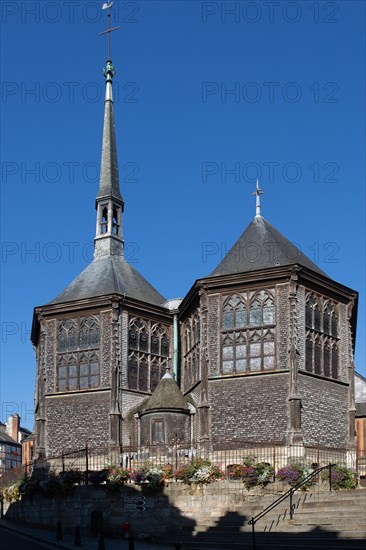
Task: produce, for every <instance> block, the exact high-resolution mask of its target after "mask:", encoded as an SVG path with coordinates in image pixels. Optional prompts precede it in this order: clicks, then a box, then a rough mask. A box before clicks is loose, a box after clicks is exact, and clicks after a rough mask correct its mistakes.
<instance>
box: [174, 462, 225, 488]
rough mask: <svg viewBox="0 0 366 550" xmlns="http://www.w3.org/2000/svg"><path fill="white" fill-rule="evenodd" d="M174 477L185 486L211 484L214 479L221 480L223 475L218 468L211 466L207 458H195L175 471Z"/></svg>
mask: <svg viewBox="0 0 366 550" xmlns="http://www.w3.org/2000/svg"><path fill="white" fill-rule="evenodd" d="M174 477H175V478H176V479H178V480H180V481H183V483H187V484H190V483H211V482H212V481H215V480H216V479H223V478H224V477H225V474H224V472H223V471H222V470H221V468H220V466H218V465H215V464H212V462H211V461H210V460H208V459H207V458H195V459H194V460H192V462H191V463H190V464H187V465H185V466H181V467H180V468H179V469H178V470H176V471H175V472H174Z"/></svg>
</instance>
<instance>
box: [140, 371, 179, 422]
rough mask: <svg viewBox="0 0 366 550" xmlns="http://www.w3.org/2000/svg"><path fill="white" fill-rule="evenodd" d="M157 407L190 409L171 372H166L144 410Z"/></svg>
mask: <svg viewBox="0 0 366 550" xmlns="http://www.w3.org/2000/svg"><path fill="white" fill-rule="evenodd" d="M156 409H183V410H187V411H188V410H189V409H188V405H187V401H186V399H185V398H184V396H183V394H182V392H181V391H180V389H179V387H178V385H177V383H176V382H175V380H174V378H173V377H172V375H171V374H170V373H168V372H167V373H165V374H164V376H163V378H162V379H161V380H160V382H159V384H158V385H157V387H156V388H155V391H154V393H153V394H152V396H151V397H150V399H149V400H148V401H147V403H146V404H145V406H144V407H143V411H142V412H146V411H151V410H156Z"/></svg>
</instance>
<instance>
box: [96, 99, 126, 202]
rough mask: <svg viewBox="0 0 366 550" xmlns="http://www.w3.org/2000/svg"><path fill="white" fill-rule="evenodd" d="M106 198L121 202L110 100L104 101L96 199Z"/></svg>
mask: <svg viewBox="0 0 366 550" xmlns="http://www.w3.org/2000/svg"><path fill="white" fill-rule="evenodd" d="M106 196H113V197H115V198H117V199H119V200H121V201H123V199H122V196H121V192H120V188H119V177H118V162H117V147H116V134H115V128H114V115H113V101H112V99H106V101H105V105H104V125H103V143H102V161H101V167H100V187H99V192H98V195H97V198H101V197H106Z"/></svg>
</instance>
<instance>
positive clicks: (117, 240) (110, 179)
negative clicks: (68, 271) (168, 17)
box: [94, 59, 124, 258]
mask: <svg viewBox="0 0 366 550" xmlns="http://www.w3.org/2000/svg"><path fill="white" fill-rule="evenodd" d="M114 74H115V70H114V67H113V65H112V61H111V60H110V59H109V60H108V61H107V63H106V67H105V69H104V76H105V78H106V92H105V102H104V126H103V143H102V160H101V168H100V185H99V192H98V195H97V198H96V209H97V227H96V235H95V250H94V257H95V258H101V257H105V256H109V255H123V236H122V212H123V209H124V203H123V199H122V195H121V191H120V188H119V177H118V162H117V147H116V134H115V129H114V112H113V93H112V79H113V77H114Z"/></svg>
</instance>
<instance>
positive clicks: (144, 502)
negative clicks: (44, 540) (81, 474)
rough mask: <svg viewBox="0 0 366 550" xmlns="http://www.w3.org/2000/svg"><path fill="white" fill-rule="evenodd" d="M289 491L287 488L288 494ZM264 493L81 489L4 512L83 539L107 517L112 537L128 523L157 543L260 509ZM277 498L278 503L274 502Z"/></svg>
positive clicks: (235, 487)
mask: <svg viewBox="0 0 366 550" xmlns="http://www.w3.org/2000/svg"><path fill="white" fill-rule="evenodd" d="M287 488H288V486H286V489H287ZM283 489H284V487H283V484H280V483H278V484H277V483H276V484H271V485H270V489H269V488H268V491H270V492H271V493H272V494H273V493H277V492H281V491H283ZM265 491H266V490H265V489H260V488H256V489H253V490H251V491H247V490H246V489H245V488H244V486H243V484H242V483H241V482H235V481H222V482H217V483H214V484H211V485H203V486H202V485H191V486H187V485H184V484H182V483H179V482H178V483H170V484H169V485H168V486H166V487H164V488H163V489H161V490H153V489H149V488H141V487H139V486H136V485H125V486H123V487H122V488H121V489H119V490H116V491H111V490H108V489H107V488H106V487H105V486H98V487H93V486H78V487H76V488H75V490H74V492H73V493H72V494H70V495H62V494H56V495H54V496H52V497H46V496H45V495H42V494H39V493H36V494H34V495H33V496H32V497H31V496H23V497H22V500H21V501H19V502H15V503H12V504H10V505H8V506H7V509H6V507H5V518H6V519H9V520H11V521H15V522H19V523H22V524H25V525H27V524H28V525H32V526H33V527H39V528H45V529H56V524H57V523H58V522H61V523H62V526H63V529H64V530H65V531H73V530H74V528H75V526H76V525H80V526H81V532H82V533H83V534H90V533H93V532H96V531H97V530H98V528H99V527H100V525H99V519H98V518H100V517H101V516H102V517H103V529H104V531H105V533H106V534H107V535H110V536H115V537H118V536H122V533H123V531H122V524H123V523H124V522H128V523H129V524H130V526H131V532H132V534H133V535H135V536H137V537H142V538H144V537H146V538H148V537H149V538H153V537H157V536H161V535H166V534H169V532H171V531H172V528H173V530H174V531H175V532H176V531H177V530H179V529H181V528H183V527H185V528H188V529H189V528H194V526H195V525H196V524H197V523H198V522H200V523H201V522H205V521H207V522H209V521H210V520H212V518H213V517H219V516H224V515H225V514H226V513H227V512H229V511H230V512H232V511H235V510H236V509H237V508H238V509H239V508H240V510H241V512H243V506H244V505H247V506H248V513H249V509H250V508H251V504H252V503H253V502H255V503H256V505H258V502H259V500H260V496H261V495H264V494H265ZM272 498H273V497H272Z"/></svg>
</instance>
